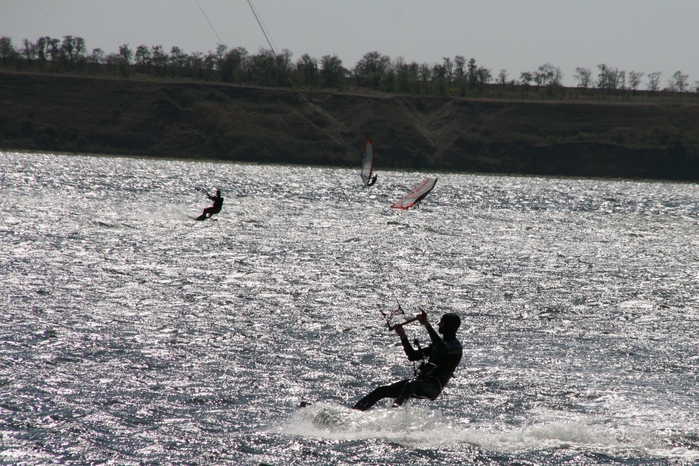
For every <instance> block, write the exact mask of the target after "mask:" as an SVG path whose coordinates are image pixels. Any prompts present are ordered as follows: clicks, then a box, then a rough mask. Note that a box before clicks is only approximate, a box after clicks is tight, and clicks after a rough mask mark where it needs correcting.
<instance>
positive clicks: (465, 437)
mask: <svg viewBox="0 0 699 466" xmlns="http://www.w3.org/2000/svg"><path fill="white" fill-rule="evenodd" d="M434 175H435V174H431V173H403V172H402V173H398V172H380V173H379V181H378V183H377V184H376V185H375V186H374V187H373V188H370V189H366V188H362V187H361V186H360V179H359V176H358V173H357V170H331V169H323V168H305V167H279V166H256V165H235V164H217V163H195V162H184V161H158V160H142V159H129V158H106V157H104V158H100V157H81V156H56V155H39V154H19V153H12V152H5V153H0V189H1V191H0V211H1V212H2V220H0V241H1V245H0V287H1V288H0V289H1V292H0V306H1V307H2V318H1V319H0V445H1V447H0V460H1V461H3V462H5V463H22V464H45V463H91V462H100V461H105V462H109V463H113V464H141V463H199V464H223V463H225V464H246V465H257V464H261V463H263V464H270V465H287V464H318V465H321V464H322V465H325V464H338V465H339V464H412V465H423V464H425V465H427V464H429V465H433V464H464V463H472V462H475V463H485V464H493V463H494V464H512V463H524V464H529V463H558V464H595V463H623V464H648V463H656V462H657V463H658V464H665V463H667V462H677V463H697V462H699V419H698V417H697V412H698V411H699V396H698V395H699V391H698V390H697V382H698V380H697V379H698V377H697V375H698V370H697V363H698V362H699V354H698V352H697V329H698V325H697V324H698V323H699V312H698V310H699V303H698V302H697V298H698V297H699V285H698V284H697V283H698V279H699V266H698V264H699V262H698V261H697V259H698V257H697V246H698V243H699V225H698V224H697V223H698V214H699V206H698V205H697V201H699V187H697V186H695V185H693V184H672V183H647V182H629V181H625V182H621V181H600V180H557V179H542V178H522V177H497V176H466V175H444V174H442V175H439V182H438V183H437V187H436V188H435V190H434V191H433V193H432V194H431V195H430V196H429V197H428V198H427V199H426V200H425V201H424V202H423V205H422V208H421V209H420V210H412V211H405V212H401V211H395V210H393V209H391V208H390V205H391V203H393V202H394V201H396V200H397V199H398V198H400V197H401V195H402V194H404V193H406V192H407V191H408V190H409V189H410V187H411V186H412V185H414V184H416V183H418V182H419V181H421V180H422V179H423V178H425V177H426V176H434ZM198 186H201V187H205V188H207V189H214V188H215V187H220V188H221V189H222V190H223V194H224V196H225V198H226V200H225V203H224V208H223V211H222V212H221V213H220V214H219V215H218V216H217V217H215V219H216V220H211V221H205V222H195V221H192V220H191V216H194V215H198V214H199V213H200V212H201V209H202V208H203V207H206V206H208V205H210V202H209V201H208V200H207V199H206V198H205V197H204V196H203V195H202V194H201V193H200V192H198V191H197V190H196V189H195V188H196V187H198ZM396 303H400V304H401V306H402V307H403V308H404V309H406V312H407V313H408V314H409V315H412V314H414V313H416V312H417V310H418V306H420V307H422V308H423V309H425V310H426V311H427V312H428V314H429V316H430V319H431V320H432V321H433V322H436V321H437V320H438V319H439V316H440V315H441V314H442V313H444V312H456V313H458V314H460V315H461V317H462V321H463V324H462V328H461V330H460V332H459V337H460V339H461V341H462V343H463V346H464V358H463V360H462V363H461V366H460V367H459V369H458V371H457V375H456V377H455V378H454V379H453V380H452V381H451V382H450V384H449V385H448V386H447V388H446V389H445V391H444V393H443V395H442V396H441V397H440V398H438V399H437V400H436V401H434V402H425V401H415V402H411V403H409V404H408V406H407V407H404V408H401V409H391V408H390V407H389V404H388V403H386V404H384V403H382V404H380V405H378V406H377V407H376V408H375V409H373V410H371V411H368V412H366V413H359V412H355V411H352V410H349V409H347V408H346V406H350V405H351V404H352V403H354V402H355V401H357V400H358V399H359V398H360V397H361V396H363V395H364V394H366V393H367V392H368V391H370V390H372V389H373V388H374V387H376V386H378V385H379V384H384V383H387V382H392V381H395V380H397V379H399V378H404V377H409V376H411V374H412V365H411V364H410V363H409V362H407V360H406V358H405V355H404V354H403V352H402V349H401V348H400V346H396V344H397V342H398V338H397V336H396V335H395V333H392V332H389V331H388V330H387V329H386V326H385V323H384V322H383V321H382V317H381V314H380V312H379V311H380V310H390V309H393V308H394V307H395V306H396ZM407 328H408V333H409V337H410V339H411V340H412V339H413V338H415V337H419V338H420V339H421V341H422V343H423V344H427V342H428V337H427V334H426V332H425V331H424V330H423V329H422V328H421V327H420V326H419V325H416V324H411V325H409V326H408V327H407ZM301 401H306V402H312V403H313V404H312V405H311V406H309V407H306V408H299V403H300V402H301Z"/></svg>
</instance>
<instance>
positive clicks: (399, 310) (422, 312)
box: [381, 305, 427, 330]
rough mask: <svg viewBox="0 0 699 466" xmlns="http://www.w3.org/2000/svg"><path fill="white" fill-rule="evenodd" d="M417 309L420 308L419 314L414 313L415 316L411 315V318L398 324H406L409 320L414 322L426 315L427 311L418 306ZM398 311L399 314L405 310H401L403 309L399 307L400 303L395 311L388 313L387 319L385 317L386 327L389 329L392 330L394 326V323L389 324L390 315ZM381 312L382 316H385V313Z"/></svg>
mask: <svg viewBox="0 0 699 466" xmlns="http://www.w3.org/2000/svg"><path fill="white" fill-rule="evenodd" d="M418 309H420V314H418V315H416V316H415V317H412V318H410V319H408V320H406V321H405V322H403V323H402V324H400V325H401V326H403V325H407V324H409V323H410V322H415V321H416V320H418V319H420V318H421V317H422V316H426V315H427V313H426V312H425V311H424V310H423V309H422V308H421V307H418ZM398 312H400V313H401V314H405V312H403V309H401V308H400V305H399V306H398V309H396V310H395V311H391V313H390V314H389V315H388V317H387V319H386V325H388V329H389V330H393V328H394V327H395V325H391V322H390V319H391V317H393V316H394V315H396V314H397V313H398ZM381 314H383V315H384V317H386V314H384V313H383V312H382V313H381Z"/></svg>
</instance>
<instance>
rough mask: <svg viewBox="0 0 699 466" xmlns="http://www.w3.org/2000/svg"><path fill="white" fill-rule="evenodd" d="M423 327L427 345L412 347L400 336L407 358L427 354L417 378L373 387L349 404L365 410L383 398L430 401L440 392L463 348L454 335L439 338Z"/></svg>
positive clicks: (454, 368) (430, 328)
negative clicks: (417, 347) (427, 341)
mask: <svg viewBox="0 0 699 466" xmlns="http://www.w3.org/2000/svg"><path fill="white" fill-rule="evenodd" d="M426 328H427V331H428V332H429V334H430V339H431V340H432V343H431V344H430V345H429V346H428V347H427V348H422V350H416V349H414V348H413V346H412V345H411V344H410V342H409V341H408V338H407V337H402V338H401V340H400V341H401V343H402V344H403V349H404V350H405V354H406V355H408V359H409V360H411V361H419V360H421V359H423V358H424V356H427V357H428V360H427V362H426V363H423V364H422V365H421V367H420V371H419V373H418V375H417V377H415V378H413V379H405V380H401V381H400V382H396V383H393V384H391V385H385V386H383V387H379V388H377V389H376V390H374V391H373V392H371V393H369V394H368V395H367V396H365V397H364V398H362V399H361V400H359V401H358V402H357V403H356V404H355V405H354V406H353V408H354V409H359V410H362V411H366V410H367V409H369V408H371V407H372V406H374V404H376V402H378V401H379V400H382V399H384V398H395V403H396V404H397V405H401V404H403V402H404V401H405V400H407V399H408V398H427V399H430V400H434V399H435V398H437V397H438V396H439V394H440V393H442V390H443V389H444V386H445V385H446V384H447V382H449V379H451V378H452V376H453V375H454V370H456V367H457V366H458V365H459V362H460V361H461V355H462V353H463V349H462V347H461V343H460V342H459V340H457V339H456V334H450V335H445V336H444V340H442V338H441V337H440V336H439V334H437V332H436V331H435V330H434V329H433V328H432V327H431V326H428V327H426Z"/></svg>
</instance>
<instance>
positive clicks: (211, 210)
mask: <svg viewBox="0 0 699 466" xmlns="http://www.w3.org/2000/svg"><path fill="white" fill-rule="evenodd" d="M204 194H206V197H208V198H209V199H211V200H212V201H214V204H213V205H212V206H211V207H207V208H206V209H204V212H202V214H201V215H200V216H198V217H197V218H196V219H195V220H206V219H207V218H211V216H212V215H214V214H217V213H219V212H221V207H222V206H223V197H221V190H220V189H217V190H216V195H215V196H212V195H211V194H209V193H207V192H206V191H204Z"/></svg>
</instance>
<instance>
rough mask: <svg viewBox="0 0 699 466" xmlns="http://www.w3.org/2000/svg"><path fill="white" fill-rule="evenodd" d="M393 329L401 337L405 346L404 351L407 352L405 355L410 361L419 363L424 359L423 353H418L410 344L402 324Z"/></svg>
mask: <svg viewBox="0 0 699 466" xmlns="http://www.w3.org/2000/svg"><path fill="white" fill-rule="evenodd" d="M393 329H394V330H395V332H396V333H397V334H398V336H399V337H400V342H401V344H402V345H403V350H404V351H405V355H406V356H408V360H409V361H418V360H420V359H423V358H424V356H423V354H422V351H417V350H416V349H415V348H413V345H411V344H410V341H408V337H407V336H406V335H405V330H404V329H403V326H402V325H401V324H396V325H395V326H394V327H393Z"/></svg>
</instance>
